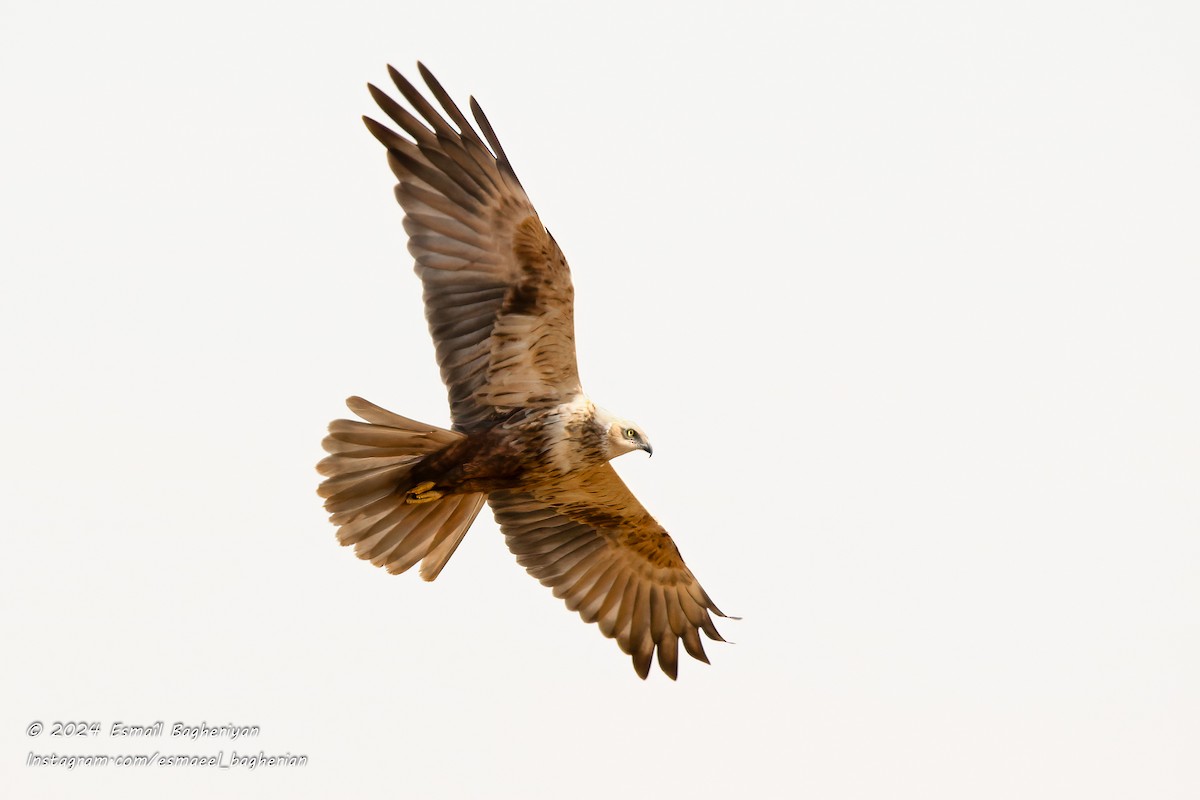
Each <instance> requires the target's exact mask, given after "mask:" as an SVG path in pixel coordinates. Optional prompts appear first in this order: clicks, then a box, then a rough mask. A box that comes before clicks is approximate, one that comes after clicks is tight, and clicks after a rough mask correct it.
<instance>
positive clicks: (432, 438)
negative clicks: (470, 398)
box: [317, 397, 485, 581]
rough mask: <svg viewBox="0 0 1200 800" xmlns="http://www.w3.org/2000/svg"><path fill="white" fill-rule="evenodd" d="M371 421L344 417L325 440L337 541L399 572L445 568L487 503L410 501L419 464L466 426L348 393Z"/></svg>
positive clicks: (323, 491) (476, 497) (460, 497)
mask: <svg viewBox="0 0 1200 800" xmlns="http://www.w3.org/2000/svg"><path fill="white" fill-rule="evenodd" d="M346 405H347V406H349V408H350V410H351V411H353V412H354V413H355V414H357V415H358V416H359V417H361V418H362V419H364V420H366V422H357V421H354V420H347V419H339V420H335V421H333V422H332V423H330V425H329V435H328V436H327V437H325V441H324V442H323V443H322V444H323V446H324V448H325V451H326V452H327V453H329V455H328V456H327V457H326V458H324V459H322V460H321V462H320V463H319V464H318V465H317V471H318V472H319V473H320V474H321V475H324V476H325V480H324V481H323V482H322V483H321V485H320V487H319V488H318V489H317V493H318V494H319V495H320V496H321V497H323V498H325V509H326V510H327V511H329V512H330V515H331V516H330V517H329V520H330V522H332V523H334V524H335V525H337V526H338V527H339V529H338V541H339V542H341V543H342V544H343V545H354V550H355V553H356V554H357V555H358V557H359V558H362V559H366V560H369V561H370V562H371V563H372V564H375V565H376V566H380V567H384V568H386V569H387V570H388V572H391V573H393V574H396V573H400V572H404V571H405V570H407V569H409V568H411V567H412V566H413V565H414V564H416V563H417V562H418V561H421V562H422V564H421V577H422V578H424V579H425V580H427V581H431V580H433V579H434V578H436V577H437V576H438V574H440V573H441V571H442V568H443V567H445V566H446V562H447V561H448V560H449V559H450V556H452V555H453V554H454V551H455V549H457V547H458V544H459V542H461V541H462V538H463V536H465V535H466V532H467V530H468V529H469V528H470V527H471V523H472V522H474V521H475V517H476V516H477V515H478V514H479V511H480V509H481V508H482V507H483V503H484V500H485V496H484V495H482V494H450V495H446V496H444V497H441V498H439V499H437V500H434V501H431V502H426V503H409V502H407V494H408V490H409V489H410V488H411V484H412V483H413V481H412V480H410V477H409V476H410V475H411V472H412V470H413V468H414V467H415V466H416V465H417V464H419V463H420V462H421V460H422V459H423V458H424V457H425V456H427V455H429V454H430V453H434V452H437V451H438V450H441V449H442V448H443V447H445V446H447V445H449V444H451V443H452V442H455V441H457V440H458V439H461V438H462V434H459V433H454V432H453V431H447V430H443V429H442V428H437V427H434V426H432V425H427V424H425V423H423V422H416V421H415V420H411V419H408V418H407V417H402V416H400V415H399V414H393V413H392V412H390V411H387V410H385V409H383V408H380V407H379V406H377V405H375V404H374V403H369V402H367V401H366V400H363V399H362V398H361V397H351V398H350V399H349V400H347V401H346Z"/></svg>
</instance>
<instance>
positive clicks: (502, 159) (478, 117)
mask: <svg viewBox="0 0 1200 800" xmlns="http://www.w3.org/2000/svg"><path fill="white" fill-rule="evenodd" d="M471 114H472V115H473V116H474V117H475V121H476V122H478V123H479V129H480V130H481V131H483V135H484V136H486V137H487V140H488V144H490V145H491V146H492V152H494V153H495V154H496V163H498V164H500V165H501V166H502V167H504V170H505V172H507V173H508V175H509V177H510V178H512V179H513V180H514V181H516V184H517V186H521V179H520V178H518V177H517V173H516V172H514V171H513V168H512V163H511V162H509V160H508V155H507V154H506V153H505V152H504V148H503V147H501V146H500V140H499V139H497V138H496V132H495V131H494V130H492V123H490V122H488V118H487V115H485V114H484V113H483V109H482V108H481V107H480V106H479V102H478V101H477V100H476V99H475V98H474V97H472V98H471ZM521 188H522V190H524V187H521Z"/></svg>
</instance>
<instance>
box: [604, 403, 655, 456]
mask: <svg viewBox="0 0 1200 800" xmlns="http://www.w3.org/2000/svg"><path fill="white" fill-rule="evenodd" d="M596 417H597V420H598V421H599V422H600V423H601V424H602V425H603V426H604V429H605V432H606V436H605V444H606V445H607V449H608V457H609V458H610V459H613V458H616V457H617V456H620V455H624V454H625V453H632V452H633V451H634V450H645V451H646V452H647V453H649V454H650V455H654V448H653V447H651V446H650V440H649V439H647V438H646V434H645V432H644V431H643V430H642V429H641V428H640V427H638V426H637V424H636V423H633V422H630V421H629V420H627V419H621V418H619V417H614V416H613V415H611V414H609V413H608V412H607V411H603V410H599V409H598V410H597V414H596Z"/></svg>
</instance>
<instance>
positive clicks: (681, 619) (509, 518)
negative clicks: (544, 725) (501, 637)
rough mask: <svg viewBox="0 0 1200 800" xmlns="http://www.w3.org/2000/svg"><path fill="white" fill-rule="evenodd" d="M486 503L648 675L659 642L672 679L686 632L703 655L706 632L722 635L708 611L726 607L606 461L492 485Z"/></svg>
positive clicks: (521, 547) (692, 649) (534, 564)
mask: <svg viewBox="0 0 1200 800" xmlns="http://www.w3.org/2000/svg"><path fill="white" fill-rule="evenodd" d="M488 502H489V503H491V505H492V510H493V511H494V512H495V514H496V520H497V521H498V522H499V523H500V529H501V530H502V531H503V532H504V536H505V539H506V540H507V542H508V548H509V549H510V550H512V552H513V553H514V554H515V555H516V557H517V561H518V562H520V564H521V566H523V567H525V569H526V570H528V571H529V574H531V575H533V576H534V577H535V578H537V579H538V580H539V581H541V582H542V583H543V584H544V585H546V586H549V587H551V588H552V589H553V590H554V594H555V596H556V597H560V598H562V599H563V600H565V601H566V603H567V608H569V609H571V610H572V611H578V612H579V616H581V617H583V620H584V622H595V623H596V624H598V625H599V626H600V631H601V632H602V633H603V634H604V635H605V636H608V637H610V638H615V639H616V640H617V644H618V645H619V646H620V647H621V649H622V650H623V651H625V652H626V653H628V654H629V655H631V656H633V666H634V669H636V670H637V673H638V675H640V676H641V677H642V678H645V677H646V675H647V674H648V673H649V671H650V661H651V659H652V657H653V656H654V653H655V651H656V650H657V652H658V664H659V666H660V667H661V668H662V670H663V672H665V673H666V674H667V675H668V676H669V677H670V678H671V679H672V680H674V679H675V677H676V673H677V672H678V666H679V641H680V640H681V639H682V640H683V646H684V649H686V650H687V652H688V653H689V654H690V655H691V656H692V657H693V658H696V659H699V660H700V661H703V662H705V663H708V657H707V656H706V655H705V653H704V647H703V645H701V644H700V636H699V631H704V633H705V634H706V635H707V636H708V637H709V638H710V639H714V640H716V641H725V640H724V639H722V638H721V635H720V634H719V633H717V629H716V626H714V625H713V621H712V617H711V616H710V615H709V612H710V611H711V612H712V613H713V614H717V615H718V616H722V617H724V616H726V615H725V614H722V613H721V611H720V610H719V609H718V608H717V606H716V605H715V604H714V603H713V601H712V600H711V599H709V597H708V595H707V594H706V593H705V592H704V589H702V588H701V587H700V584H699V583H698V582H697V581H696V577H695V576H694V575H692V571H691V570H689V569H688V568H687V566H686V565H685V564H684V563H683V559H682V558H681V557H680V555H679V550H678V549H677V548H676V547H675V543H674V542H672V541H671V537H670V536H668V535H667V532H666V531H665V530H663V527H662V526H661V525H659V524H658V523H657V522H655V521H654V518H653V517H652V516H650V514H649V513H648V512H647V511H646V509H645V508H644V507H643V506H642V504H641V503H639V502H638V500H637V498H636V497H634V496H633V493H632V492H631V491H629V488H628V487H627V486H626V485H625V484H624V482H622V480H621V478H620V477H619V476H618V475H617V473H616V471H615V470H614V469H613V468H612V467H611V466H610V465H609V464H602V465H600V466H597V467H593V468H591V469H587V470H580V471H578V472H574V473H572V474H571V475H569V476H567V477H566V478H564V479H563V480H562V481H560V482H558V483H556V484H553V485H545V484H543V485H539V486H536V487H530V488H527V489H514V490H505V491H500V492H492V493H491V495H490V496H489V497H488Z"/></svg>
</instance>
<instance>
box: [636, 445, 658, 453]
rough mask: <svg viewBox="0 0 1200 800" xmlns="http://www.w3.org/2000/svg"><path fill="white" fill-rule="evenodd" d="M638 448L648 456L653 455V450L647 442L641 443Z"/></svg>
mask: <svg viewBox="0 0 1200 800" xmlns="http://www.w3.org/2000/svg"><path fill="white" fill-rule="evenodd" d="M638 447H639V448H641V449H642V450H645V451H646V452H647V453H649V454H650V455H654V448H653V447H651V446H650V443H649V442H642V443H641V444H639V445H638Z"/></svg>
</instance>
